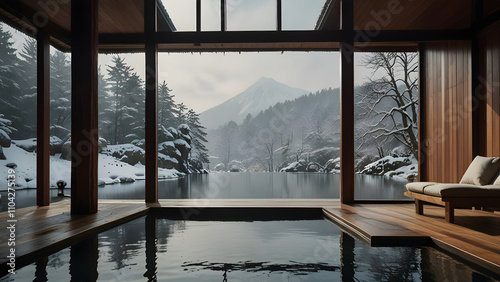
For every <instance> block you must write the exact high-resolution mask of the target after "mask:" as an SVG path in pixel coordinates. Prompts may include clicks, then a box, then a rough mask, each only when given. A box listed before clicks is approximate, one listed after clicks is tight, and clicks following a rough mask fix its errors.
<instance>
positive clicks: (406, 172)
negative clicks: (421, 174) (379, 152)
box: [360, 155, 418, 179]
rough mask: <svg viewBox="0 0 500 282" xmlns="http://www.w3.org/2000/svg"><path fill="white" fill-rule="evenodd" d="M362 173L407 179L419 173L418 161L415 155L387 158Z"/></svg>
mask: <svg viewBox="0 0 500 282" xmlns="http://www.w3.org/2000/svg"><path fill="white" fill-rule="evenodd" d="M360 173H361V174H371V175H384V176H388V177H395V176H397V177H400V178H404V179H406V178H407V177H408V176H410V175H412V174H417V173H418V161H417V160H416V159H415V157H413V155H411V156H408V157H393V156H386V157H384V158H382V159H379V160H377V161H375V162H373V163H370V164H368V165H367V166H366V167H365V168H364V169H363V170H362V171H361V172H360Z"/></svg>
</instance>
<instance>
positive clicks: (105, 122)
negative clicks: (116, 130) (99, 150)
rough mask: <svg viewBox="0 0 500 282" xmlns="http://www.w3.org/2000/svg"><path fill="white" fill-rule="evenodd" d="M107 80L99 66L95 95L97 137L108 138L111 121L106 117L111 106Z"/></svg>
mask: <svg viewBox="0 0 500 282" xmlns="http://www.w3.org/2000/svg"><path fill="white" fill-rule="evenodd" d="M108 90H109V86H108V81H107V80H106V78H105V77H104V74H103V73H102V71H101V67H100V66H99V68H98V70H97V93H98V94H97V95H98V100H97V101H98V107H99V137H102V138H104V139H106V140H110V139H109V138H110V134H109V132H111V131H112V130H111V128H112V126H111V122H110V120H109V119H108V115H107V112H106V111H107V110H108V109H109V108H110V107H111V103H112V102H111V96H110V95H109V94H108Z"/></svg>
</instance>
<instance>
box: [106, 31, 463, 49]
mask: <svg viewBox="0 0 500 282" xmlns="http://www.w3.org/2000/svg"><path fill="white" fill-rule="evenodd" d="M369 34H371V32H368V31H363V30H359V31H358V30H356V31H354V32H352V31H351V32H346V31H345V30H312V31H294V30H286V31H224V32H221V31H203V32H193V31H186V32H157V33H156V35H155V39H154V40H155V41H156V43H157V44H187V43H192V44H204V43H283V42H341V41H351V40H352V41H353V42H356V43H361V45H360V44H358V45H359V48H361V47H362V45H366V44H369V43H381V42H396V43H400V42H426V41H446V40H471V38H472V33H471V31H470V30H442V31H440V30H438V31H436V30H384V31H380V32H379V33H378V34H377V35H376V36H372V37H370V36H369ZM145 41H146V36H145V35H144V34H140V33H131V34H125V33H124V34H109V33H108V34H100V35H99V43H100V44H108V45H111V44H113V45H115V44H144V43H145Z"/></svg>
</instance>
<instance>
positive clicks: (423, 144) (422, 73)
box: [418, 43, 429, 181]
mask: <svg viewBox="0 0 500 282" xmlns="http://www.w3.org/2000/svg"><path fill="white" fill-rule="evenodd" d="M425 78H426V59H425V43H420V44H419V45H418V135H419V138H418V181H426V180H427V179H428V178H429V176H428V172H427V146H428V141H427V135H426V128H427V123H426V119H425V117H426V114H425V112H426V110H427V105H426V103H425V97H426V94H425V93H426V83H427V82H426V79H425Z"/></svg>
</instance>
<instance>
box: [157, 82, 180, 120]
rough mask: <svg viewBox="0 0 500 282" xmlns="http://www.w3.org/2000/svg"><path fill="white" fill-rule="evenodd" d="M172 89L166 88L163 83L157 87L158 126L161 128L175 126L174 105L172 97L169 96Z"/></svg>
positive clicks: (165, 84)
mask: <svg viewBox="0 0 500 282" xmlns="http://www.w3.org/2000/svg"><path fill="white" fill-rule="evenodd" d="M171 92H172V89H170V88H168V86H167V83H166V82H165V81H163V82H162V83H161V84H160V85H159V86H158V124H159V125H160V126H161V125H163V126H166V127H169V126H175V127H176V126H177V125H178V124H175V115H176V105H175V102H174V95H172V94H170V93H171Z"/></svg>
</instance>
